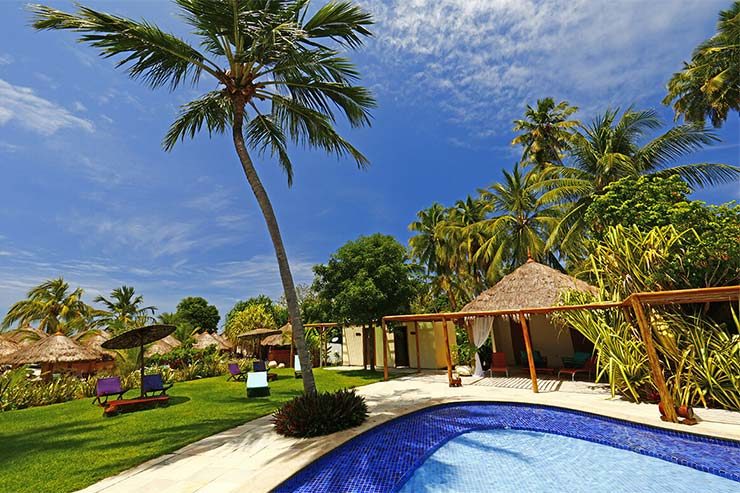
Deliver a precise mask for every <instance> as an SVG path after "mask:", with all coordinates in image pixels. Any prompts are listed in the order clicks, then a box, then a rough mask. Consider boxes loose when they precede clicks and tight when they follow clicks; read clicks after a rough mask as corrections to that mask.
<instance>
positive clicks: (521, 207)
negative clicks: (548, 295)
mask: <svg viewBox="0 0 740 493" xmlns="http://www.w3.org/2000/svg"><path fill="white" fill-rule="evenodd" d="M542 193H543V187H542V173H539V172H537V171H536V170H533V169H532V170H528V171H526V170H523V169H522V166H521V164H520V163H517V164H515V165H514V169H512V171H511V172H508V171H504V181H503V183H495V184H493V185H491V186H490V187H488V189H486V190H482V191H481V200H482V201H483V202H484V203H485V204H486V205H487V207H488V210H489V211H490V212H491V214H492V216H491V217H490V218H488V219H486V220H484V221H481V222H480V223H479V224H478V225H476V228H477V229H479V230H480V232H481V235H482V236H483V237H485V238H486V240H485V241H484V242H483V243H482V244H481V245H480V248H479V249H478V250H477V251H476V253H475V257H476V259H478V261H479V262H480V261H483V264H484V265H486V277H487V278H488V281H489V282H490V283H493V282H496V281H497V280H498V279H500V278H501V277H502V276H503V275H504V274H506V273H507V272H509V271H511V270H513V269H514V268H516V267H518V266H520V265H522V264H523V263H524V262H526V261H527V259H528V258H530V257H531V258H534V259H536V260H539V261H541V262H544V263H547V264H549V265H552V266H553V267H556V268H559V269H561V270H562V266H561V265H560V262H559V261H558V257H557V256H556V255H555V253H553V251H552V250H551V249H549V248H547V247H546V243H547V239H548V237H549V235H550V232H551V231H552V230H553V228H554V227H555V226H556V225H557V223H558V221H559V218H560V217H561V216H562V212H563V211H562V209H563V208H562V206H560V205H559V204H557V203H552V202H550V203H548V202H545V201H543V200H542V199H541V196H542Z"/></svg>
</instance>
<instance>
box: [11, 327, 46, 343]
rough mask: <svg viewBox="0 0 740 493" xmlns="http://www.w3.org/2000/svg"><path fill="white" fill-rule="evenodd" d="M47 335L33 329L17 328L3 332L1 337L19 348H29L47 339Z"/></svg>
mask: <svg viewBox="0 0 740 493" xmlns="http://www.w3.org/2000/svg"><path fill="white" fill-rule="evenodd" d="M48 336H49V334H47V333H46V332H44V331H43V330H39V329H36V328H34V327H29V326H26V327H19V328H17V329H15V330H11V331H9V332H5V333H4V334H3V337H4V338H5V339H7V340H9V341H12V342H15V343H16V344H18V345H20V346H30V345H31V344H33V343H35V342H36V341H38V340H40V339H44V338H45V337H48Z"/></svg>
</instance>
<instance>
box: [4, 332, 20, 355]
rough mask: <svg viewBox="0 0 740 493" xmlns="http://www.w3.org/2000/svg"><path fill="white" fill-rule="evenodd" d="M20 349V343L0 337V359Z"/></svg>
mask: <svg viewBox="0 0 740 493" xmlns="http://www.w3.org/2000/svg"><path fill="white" fill-rule="evenodd" d="M19 348H20V346H19V345H18V343H16V342H13V341H11V340H10V339H5V338H2V337H0V358H2V357H4V356H7V355H9V354H12V353H14V352H16V351H17V350H18V349H19Z"/></svg>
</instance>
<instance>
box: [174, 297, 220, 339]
mask: <svg viewBox="0 0 740 493" xmlns="http://www.w3.org/2000/svg"><path fill="white" fill-rule="evenodd" d="M176 313H177V317H178V318H179V319H180V320H181V321H183V322H186V323H188V324H189V325H190V326H191V327H193V328H195V329H199V330H201V331H206V332H216V331H217V330H218V321H219V320H221V316H220V315H219V314H218V308H216V307H215V306H214V305H209V304H208V301H207V300H206V299H205V298H201V297H200V296H189V297H187V298H183V299H182V301H180V303H178V304H177V312H176Z"/></svg>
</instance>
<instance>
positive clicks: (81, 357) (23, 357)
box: [2, 332, 103, 366]
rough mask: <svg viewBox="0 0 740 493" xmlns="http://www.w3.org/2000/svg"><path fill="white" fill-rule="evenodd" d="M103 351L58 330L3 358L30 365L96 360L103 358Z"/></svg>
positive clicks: (8, 361)
mask: <svg viewBox="0 0 740 493" xmlns="http://www.w3.org/2000/svg"><path fill="white" fill-rule="evenodd" d="M102 356H103V355H102V353H101V352H100V351H97V350H95V349H92V348H88V347H85V346H83V345H81V344H78V343H77V342H75V341H74V340H72V339H70V338H69V337H67V336H65V335H64V334H62V333H60V332H57V333H56V334H54V335H51V336H48V337H44V338H43V339H39V340H38V341H36V342H34V343H33V344H31V345H29V346H25V347H21V348H20V349H18V350H17V351H15V352H14V353H12V354H9V355H7V356H5V357H3V358H2V362H3V363H6V364H9V365H13V366H20V365H28V364H33V363H45V364H52V365H53V364H55V363H74V362H80V361H95V360H98V359H101V358H102Z"/></svg>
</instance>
